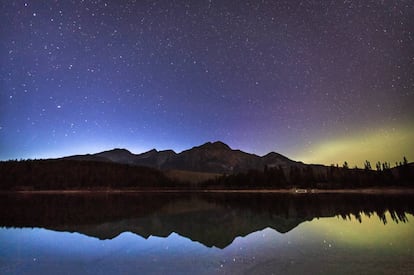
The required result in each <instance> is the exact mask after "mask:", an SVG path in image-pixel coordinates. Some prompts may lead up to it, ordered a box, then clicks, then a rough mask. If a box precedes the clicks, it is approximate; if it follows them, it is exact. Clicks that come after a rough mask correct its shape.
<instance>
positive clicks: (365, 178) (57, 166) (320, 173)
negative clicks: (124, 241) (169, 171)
mask: <svg viewBox="0 0 414 275" xmlns="http://www.w3.org/2000/svg"><path fill="white" fill-rule="evenodd" d="M375 166H376V169H375V170H374V169H372V167H371V163H370V162H369V161H366V162H365V164H364V169H359V168H357V167H355V168H349V167H348V164H347V162H344V164H343V165H342V166H341V167H339V166H338V165H331V166H328V167H327V166H321V165H304V164H301V165H294V166H290V167H282V166H275V167H270V166H265V167H264V168H263V170H253V169H252V170H248V171H246V172H241V173H236V174H230V175H223V176H220V177H217V178H215V179H211V180H207V181H204V182H201V183H196V184H194V183H188V182H180V181H178V180H173V179H171V178H168V177H167V176H165V174H164V173H163V172H162V171H160V170H157V169H154V168H149V167H140V166H133V165H127V164H119V163H113V162H98V161H79V160H22V161H3V162H0V190H68V189H128V188H130V189H151V188H152V189H285V188H321V189H335V188H337V189H339V188H341V189H342V188H344V189H347V188H365V187H390V186H406V187H414V165H413V164H409V163H408V161H407V159H406V158H405V157H404V160H403V161H402V162H401V163H398V164H397V166H396V167H394V168H391V167H390V164H389V163H386V162H385V163H379V162H378V163H376V165H375Z"/></svg>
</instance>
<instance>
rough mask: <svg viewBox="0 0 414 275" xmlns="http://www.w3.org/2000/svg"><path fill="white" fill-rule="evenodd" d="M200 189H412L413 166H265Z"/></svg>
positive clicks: (404, 163)
mask: <svg viewBox="0 0 414 275" xmlns="http://www.w3.org/2000/svg"><path fill="white" fill-rule="evenodd" d="M201 185H202V187H204V188H226V189H238V188H245V189H249V188H264V189H267V188H269V189H284V188H321V189H342V188H344V189H347V188H366V187H390V186H406V187H414V165H412V164H408V161H407V159H406V158H405V157H404V160H403V162H401V163H397V165H396V167H394V168H391V166H390V164H389V163H388V162H384V163H380V162H377V163H376V170H373V169H372V168H371V164H370V162H369V161H366V162H365V167H364V169H360V168H358V167H355V168H349V166H348V163H347V162H346V161H345V162H344V164H343V165H342V167H340V166H338V165H331V166H329V167H326V166H318V165H296V166H290V167H282V166H277V167H268V166H265V167H264V169H263V170H262V171H260V170H249V171H247V172H244V173H238V174H232V175H225V176H222V177H219V178H216V179H213V180H209V181H206V182H204V183H202V184H201Z"/></svg>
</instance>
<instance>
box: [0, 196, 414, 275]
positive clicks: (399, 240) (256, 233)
mask: <svg viewBox="0 0 414 275" xmlns="http://www.w3.org/2000/svg"><path fill="white" fill-rule="evenodd" d="M413 198H414V197H413V196H409V195H406V196H404V195H395V196H389V195H362V194H361V195H356V194H348V195H346V194H297V195H288V194H224V193H222V194H220V193H214V194H194V193H193V194H192V193H176V194H174V193H173V194H170V193H133V194H109V193H107V194H105V193H100V194H76V195H75V194H74V195H56V194H53V195H52V194H49V195H46V194H43V195H40V194H37V195H15V194H14V195H13V194H7V195H5V194H3V195H1V197H0V199H1V200H0V203H1V205H0V227H3V228H2V229H1V228H0V243H1V244H2V251H0V273H19V274H24V273H27V274H36V273H38V274H42V273H56V272H57V271H59V272H58V273H61V272H62V271H64V272H66V273H89V274H98V273H99V274H102V273H112V274H119V273H124V274H125V273H132V274H136V273H137V272H138V273H140V274H142V273H144V274H145V273H153V274H154V273H155V274H160V273H169V274H171V273H181V274H182V273H185V274H196V273H197V274H201V273H204V274H215V273H228V274H239V273H247V274H270V273H275V274H301V273H302V274H304V273H309V272H316V273H325V274H334V273H338V274H348V273H352V272H357V273H365V274H367V273H368V274H369V273H372V274H381V273H382V274H391V273H393V274H398V273H403V274H404V273H406V274H409V273H410V270H411V271H412V270H414V269H413V268H414V263H413V260H412V259H413V258H414V251H413V247H414V234H413V232H414V225H413V223H414V219H413V216H412V215H413V213H414V200H413ZM67 232H75V233H76V234H71V233H67ZM78 233H80V234H78ZM90 237H93V238H90Z"/></svg>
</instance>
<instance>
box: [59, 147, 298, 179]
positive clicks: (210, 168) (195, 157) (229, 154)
mask: <svg viewBox="0 0 414 275" xmlns="http://www.w3.org/2000/svg"><path fill="white" fill-rule="evenodd" d="M66 159H75V160H94V161H111V162H117V163H123V164H130V165H139V166H147V167H153V168H158V169H162V170H184V171H193V172H208V173H221V174H223V173H226V174H231V173H237V172H245V171H248V170H250V169H259V170H262V169H263V168H264V167H265V166H269V167H274V166H281V167H283V168H289V167H291V166H304V164H303V163H301V162H296V161H293V160H290V159H289V158H287V157H285V156H283V155H281V154H278V153H275V152H271V153H269V154H267V155H265V156H262V157H261V156H257V155H255V154H249V153H246V152H243V151H240V150H234V149H232V148H230V147H229V146H228V145H227V144H225V143H223V142H220V141H216V142H207V143H205V144H203V145H200V146H195V147H193V148H191V149H189V150H185V151H182V152H181V153H179V154H177V153H175V152H174V151H173V150H165V151H157V150H155V149H153V150H150V151H148V152H145V153H142V154H133V153H131V152H130V151H128V150H126V149H113V150H109V151H104V152H101V153H97V154H93V155H77V156H70V157H66Z"/></svg>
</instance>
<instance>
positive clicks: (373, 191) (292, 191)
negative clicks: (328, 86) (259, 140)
mask: <svg viewBox="0 0 414 275" xmlns="http://www.w3.org/2000/svg"><path fill="white" fill-rule="evenodd" d="M133 193H242V194H249V193H251V194H295V195H312V194H373V195H375V194H377V195H380V194H386V195H402V194H408V195H414V188H395V187H391V188H361V189H301V188H291V189H198V190H197V189H181V190H180V189H96V190H85V189H76V190H7V191H0V195H1V194H27V195H29V194H133Z"/></svg>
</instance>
